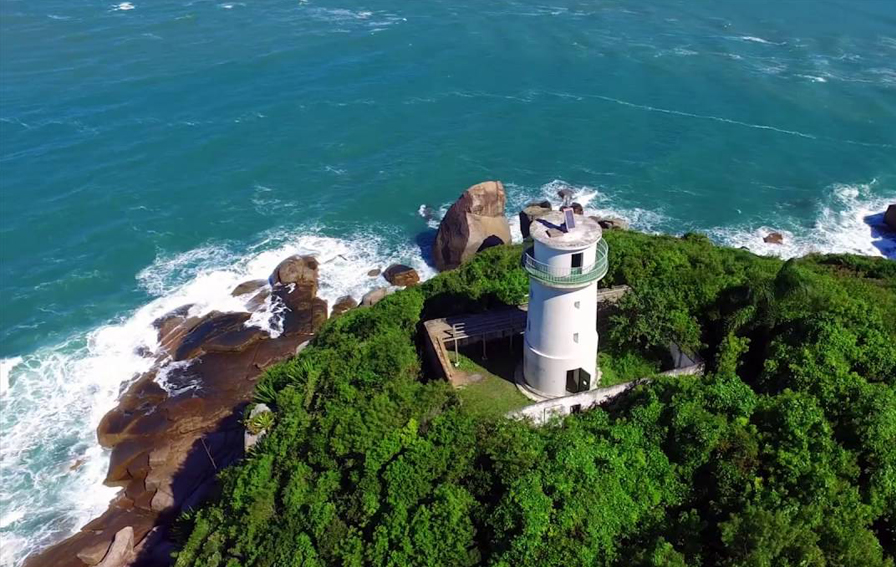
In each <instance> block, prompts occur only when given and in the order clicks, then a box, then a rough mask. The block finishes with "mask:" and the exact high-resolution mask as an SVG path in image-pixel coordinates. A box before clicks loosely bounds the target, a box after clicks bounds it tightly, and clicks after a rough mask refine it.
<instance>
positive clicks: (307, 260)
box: [268, 255, 320, 293]
mask: <svg viewBox="0 0 896 567" xmlns="http://www.w3.org/2000/svg"><path fill="white" fill-rule="evenodd" d="M319 267H320V264H319V262H318V261H317V258H315V257H314V256H298V255H296V256H290V257H289V258H287V259H285V260H283V261H282V262H280V264H278V265H277V267H276V268H274V271H273V272H272V273H271V276H270V277H269V278H268V282H269V283H270V284H271V285H272V286H274V285H277V284H284V285H286V284H297V283H305V284H309V283H313V284H314V292H315V293H317V277H318V268H319Z"/></svg>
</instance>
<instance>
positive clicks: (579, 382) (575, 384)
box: [566, 368, 591, 394]
mask: <svg viewBox="0 0 896 567" xmlns="http://www.w3.org/2000/svg"><path fill="white" fill-rule="evenodd" d="M590 389H591V375H590V374H588V372H586V371H585V370H583V369H581V368H576V369H575V370H567V371H566V391H567V392H569V393H571V394H577V393H579V392H586V391H588V390H590Z"/></svg>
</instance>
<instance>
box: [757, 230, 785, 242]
mask: <svg viewBox="0 0 896 567" xmlns="http://www.w3.org/2000/svg"><path fill="white" fill-rule="evenodd" d="M762 241H763V242H765V243H766V244H784V235H783V234H781V233H780V232H770V233H768V234H767V235H765V236H764V237H763V238H762Z"/></svg>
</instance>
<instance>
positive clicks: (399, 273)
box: [383, 264, 420, 287]
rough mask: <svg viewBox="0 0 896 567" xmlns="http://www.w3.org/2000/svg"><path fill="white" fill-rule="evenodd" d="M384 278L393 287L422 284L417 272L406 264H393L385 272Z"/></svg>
mask: <svg viewBox="0 0 896 567" xmlns="http://www.w3.org/2000/svg"><path fill="white" fill-rule="evenodd" d="M383 277H384V278H386V281H387V282H389V283H390V284H392V285H397V286H399V287H410V286H412V285H417V284H418V283H420V274H418V273H417V270H415V269H414V268H412V267H410V266H405V265H404V264H392V265H391V266H389V267H388V268H386V271H384V272H383Z"/></svg>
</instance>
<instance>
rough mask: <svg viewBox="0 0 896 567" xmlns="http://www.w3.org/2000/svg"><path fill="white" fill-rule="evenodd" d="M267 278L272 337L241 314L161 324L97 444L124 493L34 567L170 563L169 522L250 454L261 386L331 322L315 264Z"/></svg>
mask: <svg viewBox="0 0 896 567" xmlns="http://www.w3.org/2000/svg"><path fill="white" fill-rule="evenodd" d="M271 279H272V281H274V282H275V283H274V284H273V287H272V288H271V291H272V294H273V297H272V301H276V302H282V304H281V305H279V310H280V312H282V314H283V332H282V333H281V334H280V335H279V336H278V337H276V338H272V337H271V336H270V335H269V334H268V333H267V332H265V331H262V330H261V329H258V328H256V327H247V326H246V325H245V323H246V322H247V320H248V319H249V316H250V315H249V313H245V312H238V313H219V312H212V313H208V314H206V315H204V316H201V317H197V316H191V315H190V311H191V306H184V307H181V308H179V309H176V310H174V311H172V312H171V313H168V314H166V315H165V316H163V317H160V318H159V319H158V320H156V321H155V323H154V324H155V327H156V329H157V330H158V333H159V342H160V349H159V351H158V352H156V353H154V356H156V364H155V366H154V367H153V368H152V369H151V370H150V371H149V372H147V373H146V374H143V375H142V376H139V377H136V379H135V380H134V382H133V383H132V384H131V385H130V386H129V387H128V389H127V390H126V391H125V392H124V394H122V396H121V398H120V399H119V403H118V406H117V407H116V408H115V409H113V410H112V411H110V412H109V413H107V414H106V415H105V416H104V417H103V419H102V420H101V422H100V424H99V427H98V428H97V439H98V440H99V442H100V444H101V445H102V446H104V447H107V448H109V449H111V456H110V459H109V469H108V471H107V475H106V481H105V482H106V484H108V485H110V486H120V487H122V488H123V490H122V491H121V492H120V493H119V494H118V496H117V497H116V498H115V499H114V500H113V501H112V503H111V504H110V506H109V508H108V510H107V511H106V512H105V513H104V514H103V515H102V516H100V517H98V518H96V519H95V520H93V521H92V522H90V523H89V524H87V525H86V526H85V527H84V528H83V529H82V531H80V532H79V533H77V534H75V535H74V536H72V537H71V538H69V539H67V540H65V541H63V542H62V543H60V544H57V545H55V546H53V547H51V548H49V549H47V550H45V551H44V552H42V553H41V554H39V555H37V556H34V557H32V558H30V559H29V560H28V561H27V563H26V564H27V565H28V567H34V566H39V567H43V566H47V567H50V566H52V567H83V566H84V565H103V566H104V567H119V566H124V565H138V564H139V565H144V564H145V565H167V564H169V563H170V557H169V555H170V553H169V552H170V550H171V548H172V544H171V542H170V541H168V527H169V525H170V522H171V521H173V519H174V518H175V517H176V516H177V514H178V513H179V511H180V510H182V509H183V508H184V507H195V506H197V505H198V504H200V503H201V502H202V500H203V499H204V498H205V497H206V495H207V494H208V493H209V491H210V490H212V489H213V487H214V486H215V482H216V477H217V473H218V472H219V471H220V469H222V468H223V467H225V466H227V465H229V464H230V463H232V462H234V461H235V460H237V459H239V458H240V457H242V455H243V454H244V431H245V430H244V427H243V425H242V423H241V420H240V416H241V415H242V413H243V408H244V407H245V406H246V404H247V403H248V402H249V400H250V399H251V397H252V393H253V391H254V389H255V382H256V380H257V379H258V377H259V376H260V375H261V373H262V372H263V371H264V369H266V368H267V367H269V366H271V365H272V364H274V363H276V362H278V361H281V360H284V359H286V358H289V357H291V356H293V355H294V354H295V353H296V352H297V351H298V350H299V348H300V345H303V344H306V343H307V342H308V340H309V339H310V338H311V337H312V336H313V334H314V333H315V332H316V331H317V329H318V328H319V327H320V325H321V324H322V323H323V322H324V321H325V320H326V318H327V303H326V301H324V300H322V299H320V298H318V297H317V296H316V293H317V287H318V281H317V261H316V260H314V259H313V258H310V257H293V258H288V259H287V260H285V261H284V262H283V263H281V264H280V266H278V268H277V270H275V272H274V274H272V276H271ZM255 289H260V288H259V287H256V288H255ZM248 293H251V290H250V291H249V292H248ZM241 295H246V294H241ZM161 377H164V380H160V378H161ZM160 382H161V383H163V384H164V387H162V386H161V385H160ZM127 530H130V532H128V531H127ZM129 534H130V535H129ZM148 534H152V536H151V537H152V541H151V542H150V541H149V535H148ZM159 550H161V551H159ZM144 555H145V557H144ZM147 557H151V558H150V559H147ZM135 562H136V563H135Z"/></svg>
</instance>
